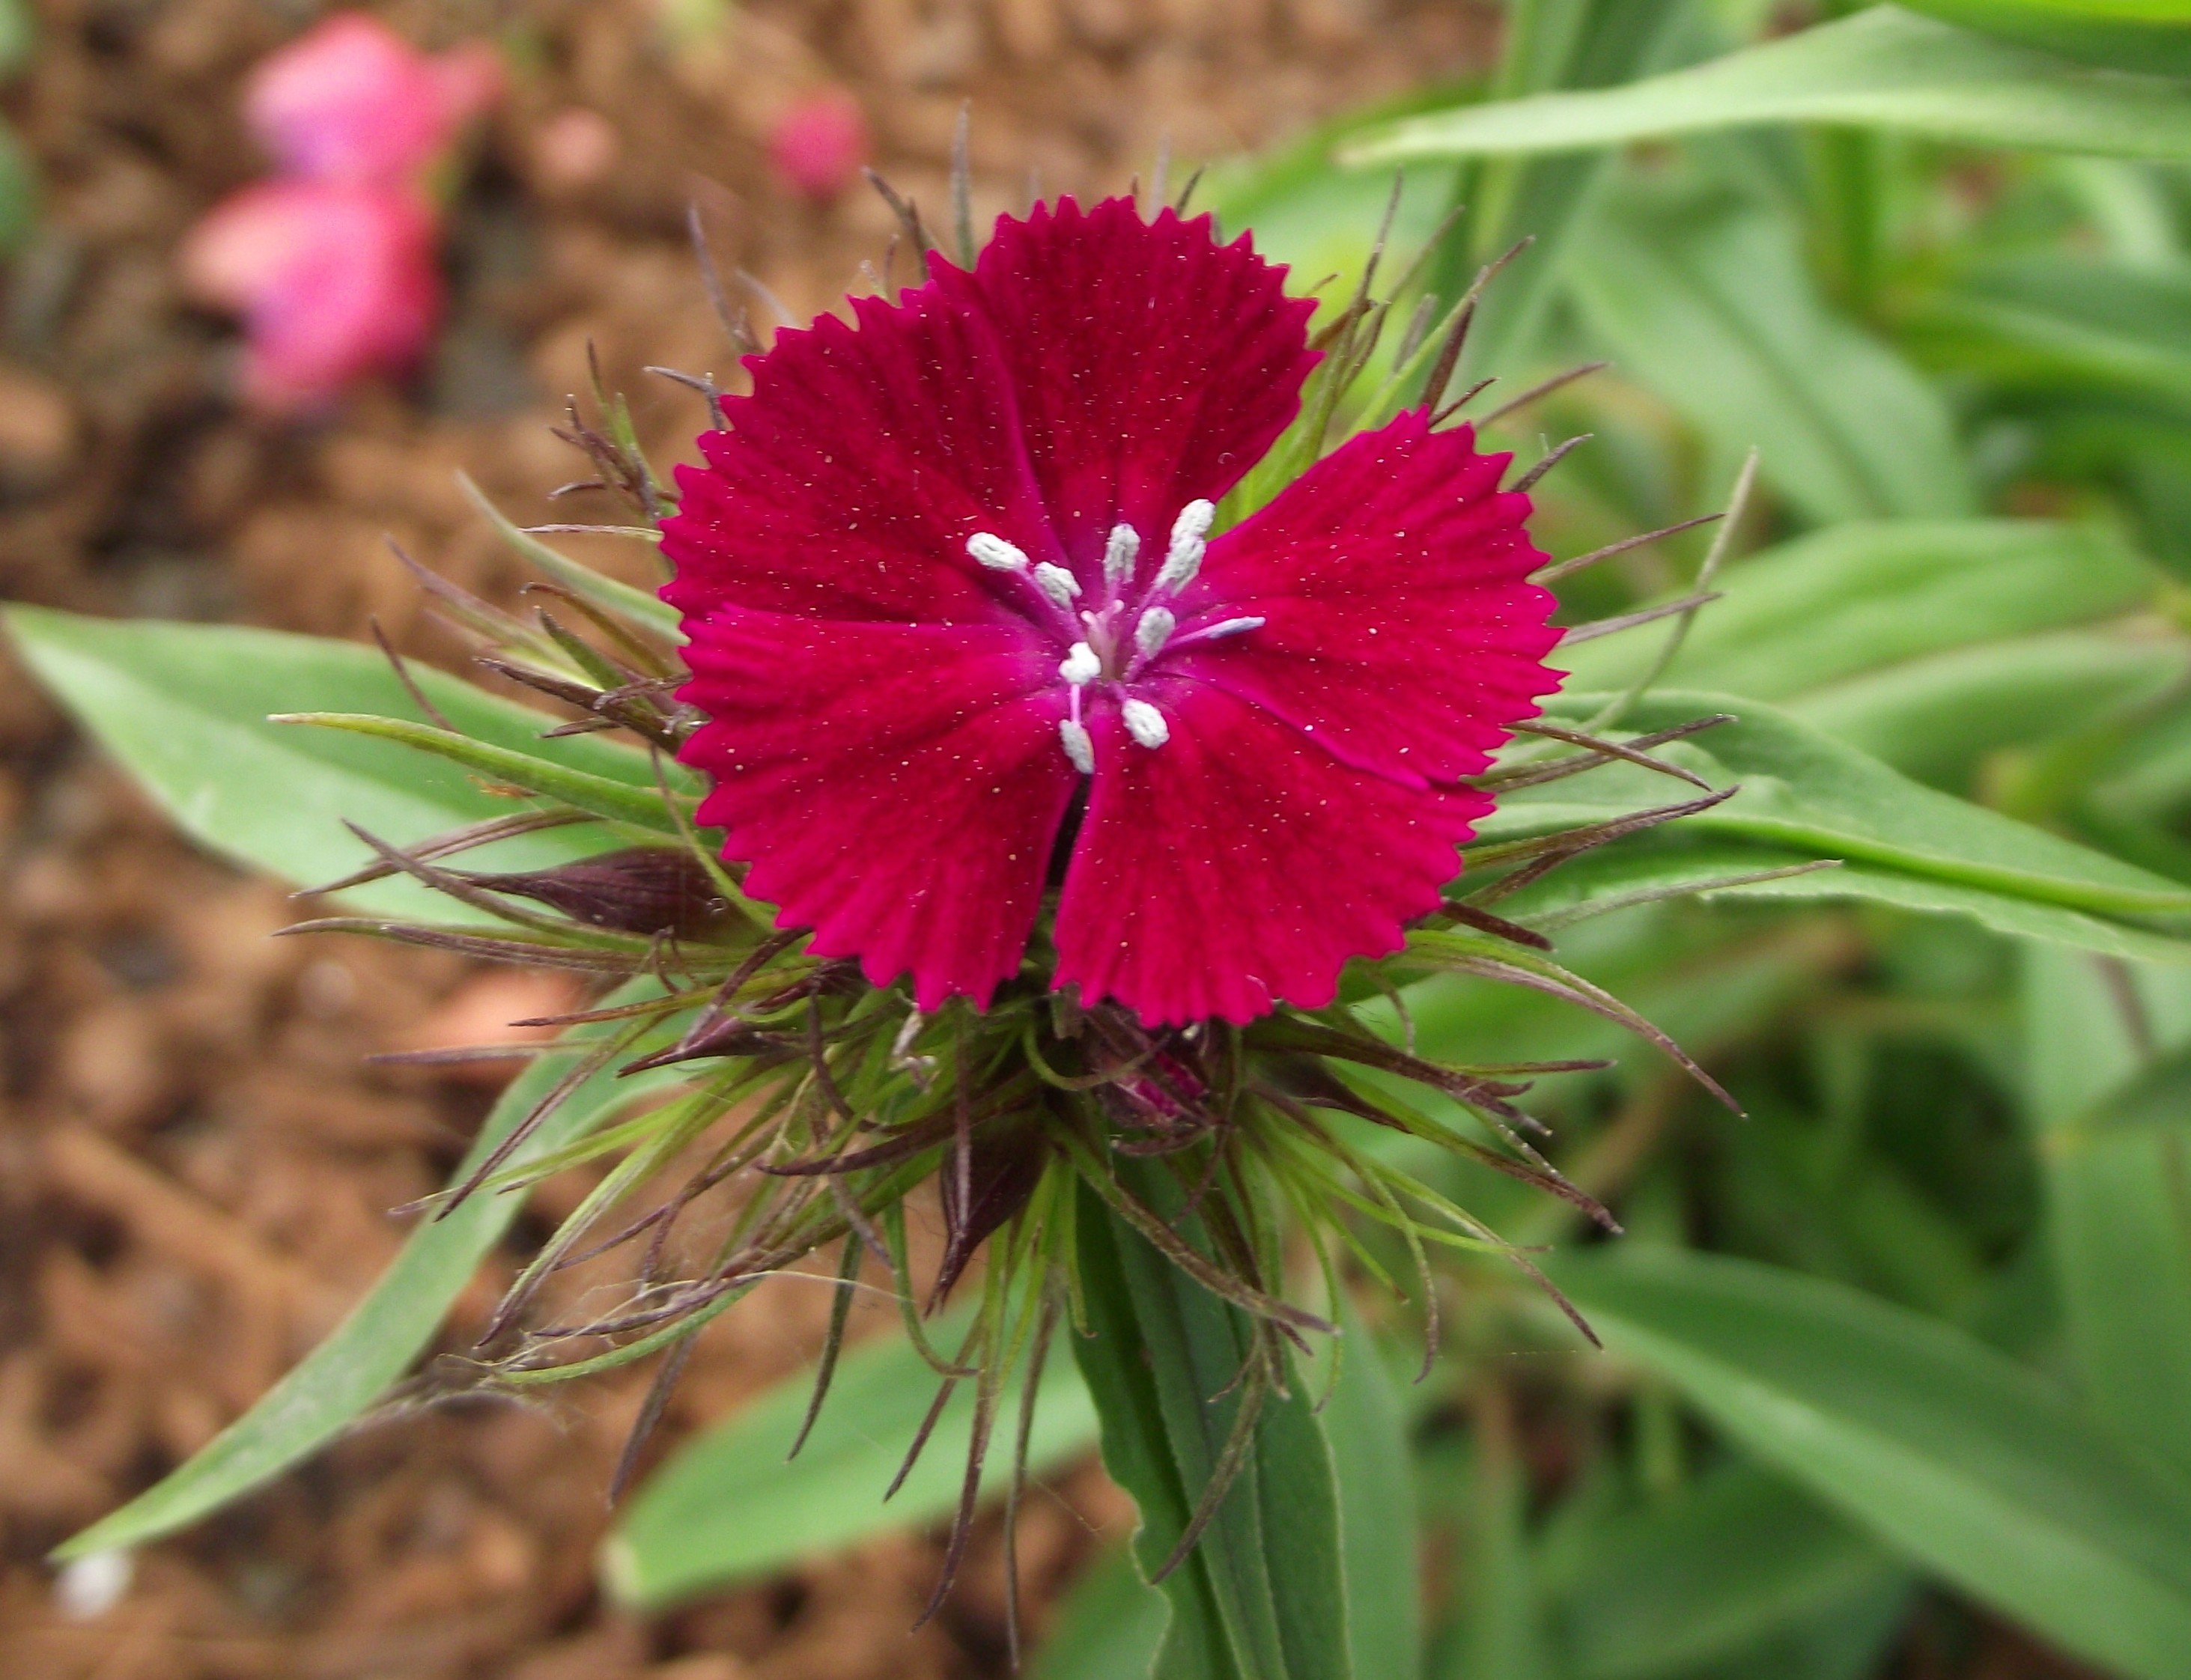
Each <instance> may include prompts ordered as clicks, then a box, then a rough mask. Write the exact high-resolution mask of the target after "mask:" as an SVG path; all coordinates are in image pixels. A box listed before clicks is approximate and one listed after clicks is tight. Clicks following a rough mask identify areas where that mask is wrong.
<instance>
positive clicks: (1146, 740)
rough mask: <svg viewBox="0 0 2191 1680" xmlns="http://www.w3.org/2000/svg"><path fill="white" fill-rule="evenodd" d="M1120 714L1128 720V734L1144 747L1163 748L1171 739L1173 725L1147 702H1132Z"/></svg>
mask: <svg viewBox="0 0 2191 1680" xmlns="http://www.w3.org/2000/svg"><path fill="white" fill-rule="evenodd" d="M1118 713H1119V715H1120V716H1121V717H1123V718H1124V719H1125V720H1126V733H1127V734H1128V735H1131V736H1133V738H1134V739H1135V741H1139V742H1140V743H1141V745H1142V746H1149V747H1156V746H1163V745H1164V743H1165V742H1166V741H1169V740H1170V739H1171V725H1170V724H1167V723H1166V722H1164V713H1163V712H1159V711H1158V710H1157V709H1156V707H1153V706H1152V705H1150V704H1149V703H1148V701H1146V700H1130V701H1126V702H1125V704H1124V705H1123V706H1121V707H1119V708H1118ZM1066 750H1067V752H1070V751H1072V749H1071V748H1070V747H1067V749H1066Z"/></svg>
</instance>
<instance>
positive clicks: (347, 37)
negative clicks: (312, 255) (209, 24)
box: [244, 12, 502, 186]
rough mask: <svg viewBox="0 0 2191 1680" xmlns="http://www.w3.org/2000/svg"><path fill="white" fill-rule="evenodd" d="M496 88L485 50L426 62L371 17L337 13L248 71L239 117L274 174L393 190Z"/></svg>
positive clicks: (495, 70)
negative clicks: (245, 120) (265, 154)
mask: <svg viewBox="0 0 2191 1680" xmlns="http://www.w3.org/2000/svg"><path fill="white" fill-rule="evenodd" d="M501 87H502V67H501V61H500V60H499V59H498V58H497V56H496V55H495V53H494V51H493V49H492V48H490V47H488V46H487V45H486V44H485V43H481V42H467V43H464V45H462V46H459V47H456V48H452V49H451V50H450V51H448V52H446V53H442V54H425V53H422V52H420V51H419V50H418V48H415V47H413V46H412V45H411V43H409V42H407V41H406V40H404V39H403V38H402V37H401V36H398V35H396V33H395V32H394V31H391V30H390V29H389V27H388V26H386V25H385V24H384V23H382V22H380V21H379V20H378V19H376V18H372V17H367V16H366V15H365V14H362V13H359V12H339V13H337V14H335V15H334V16H333V17H331V18H329V19H328V20H327V21H326V22H324V23H322V24H321V25H320V26H318V27H316V28H315V29H313V30H311V31H309V32H308V33H306V34H304V35H302V36H300V37H298V38H297V39H296V40H295V41H293V42H292V43H289V45H287V47H284V48H282V50H281V51H279V52H277V53H276V54H273V55H272V56H270V58H268V59H267V60H265V62H264V63H263V64H261V65H259V68H258V69H257V70H256V71H253V74H252V77H251V82H250V84H249V87H248V90H247V92H246V94H245V96H244V109H245V114H246V116H247V117H248V120H249V122H250V124H251V128H252V132H253V133H255V134H257V135H258V136H259V140H260V142H261V144H263V145H265V147H266V149H267V150H268V151H269V152H270V153H271V154H272V155H273V157H274V161H275V167H276V171H277V173H282V174H284V175H291V176H299V177H302V178H304V179H310V180H316V181H342V182H349V183H353V184H379V185H388V186H394V185H401V184H410V183H412V182H413V181H415V180H416V179H418V177H419V176H420V175H421V174H422V173H424V171H426V170H427V169H429V168H430V167H432V166H433V164H434V163H435V162H436V161H438V160H439V158H440V157H441V154H442V153H443V152H445V151H446V150H447V149H448V147H449V145H450V143H451V142H452V141H453V140H454V139H456V136H457V133H458V130H459V129H460V128H463V126H464V124H465V123H466V122H469V121H470V120H471V119H472V118H473V117H474V116H478V115H479V114H480V113H481V111H485V110H486V109H487V106H488V105H490V104H492V101H493V99H494V98H495V96H496V95H497V94H498V93H499V92H500V91H501Z"/></svg>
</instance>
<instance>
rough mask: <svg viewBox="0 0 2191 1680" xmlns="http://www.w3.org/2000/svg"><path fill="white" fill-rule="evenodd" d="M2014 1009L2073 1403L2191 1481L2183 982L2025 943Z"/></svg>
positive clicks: (2189, 1167) (2188, 1111)
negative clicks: (2078, 1399)
mask: <svg viewBox="0 0 2191 1680" xmlns="http://www.w3.org/2000/svg"><path fill="white" fill-rule="evenodd" d="M2023 1010H2024V1040H2025V1060H2026V1068H2025V1091H2024V1104H2025V1109H2026V1111H2027V1118H2028V1120H2029V1123H2030V1125H2031V1126H2032V1127H2033V1130H2034V1142H2035V1143H2036V1144H2038V1154H2039V1161H2040V1172H2041V1175H2042V1178H2043V1181H2044V1183H2045V1186H2046V1234H2047V1251H2048V1254H2049V1257H2051V1259H2052V1262H2053V1267H2054V1275H2055V1285H2056V1288H2057V1291H2058V1293H2059V1296H2060V1299H2061V1303H2062V1308H2063V1320H2064V1323H2065V1325H2066V1326H2067V1328H2068V1331H2069V1348H2070V1352H2071V1354H2072V1356H2073V1358H2074V1361H2075V1365H2076V1371H2077V1375H2078V1378H2079V1381H2080V1386H2081V1388H2082V1390H2083V1393H2084V1394H2085V1397H2086V1404H2087V1405H2090V1407H2091V1410H2092V1411H2093V1413H2094V1414H2095V1415H2096V1416H2098V1417H2100V1418H2102V1419H2103V1420H2104V1421H2105V1422H2107V1423H2108V1425H2109V1426H2110V1427H2113V1428H2114V1429H2115V1430H2116V1431H2117V1432H2118V1433H2119V1434H2120V1436H2121V1437H2122V1438H2123V1439H2125V1440H2126V1441H2127V1442H2129V1443H2131V1444H2135V1445H2137V1446H2140V1447H2143V1448H2144V1449H2146V1450H2148V1451H2151V1452H2154V1453H2156V1454H2159V1455H2160V1456H2164V1457H2166V1458H2168V1459H2170V1460H2171V1461H2173V1462H2174V1463H2175V1464H2176V1465H2177V1467H2179V1468H2181V1469H2182V1470H2184V1471H2186V1472H2187V1473H2191V1103H2187V1101H2186V1098H2191V1084H2187V1081H2186V1080H2185V1077H2184V1074H2183V1064H2184V1052H2185V1047H2187V1046H2188V1045H2191V977H2187V976H2185V975H2183V974H2182V973H2176V972H2174V971H2171V970H2154V969H2144V970H2139V969H2134V968H2131V967H2129V966H2127V965H2118V966H2116V967H2114V968H2113V969H2112V970H2110V969H2108V968H2103V967H2102V966H2101V965H2100V964H2098V963H2097V962H2093V961H2092V960H2091V959H2090V958H2086V957H2080V956H2074V955H2071V954H2070V953H2069V952H2065V951H2046V950H2040V949H2034V950H2031V951H2028V952H2027V953H2025V956H2024V962H2023ZM2170 1053H2172V1057H2170ZM2164 1058H2168V1059H2164ZM2154 1072H2160V1073H2161V1074H2162V1075H2163V1077H2162V1078H2161V1079H2160V1081H2157V1082H2153V1083H2149V1082H2148V1079H2149V1076H2150V1074H2152V1073H2154ZM2140 1108H2143V1110H2144V1112H2143V1114H2141V1113H2140V1112H2138V1110H2139V1109H2140ZM2156 1121H2159V1122H2160V1123H2159V1124H2155V1123H2154V1122H2156Z"/></svg>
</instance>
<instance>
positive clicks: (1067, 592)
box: [1034, 560, 1080, 607]
mask: <svg viewBox="0 0 2191 1680" xmlns="http://www.w3.org/2000/svg"><path fill="white" fill-rule="evenodd" d="M1034 581H1035V587H1037V588H1039V589H1040V590H1041V591H1042V593H1044V594H1045V595H1047V596H1049V597H1050V599H1051V600H1053V601H1056V603H1057V604H1058V605H1060V606H1061V607H1069V606H1071V605H1072V604H1073V599H1074V597H1076V596H1077V595H1078V594H1079V593H1080V580H1079V579H1078V578H1077V577H1075V576H1073V574H1072V573H1071V572H1069V571H1067V570H1066V569H1065V568H1064V567H1063V566H1054V565H1051V564H1050V562H1049V561H1048V560H1044V561H1041V562H1040V563H1039V564H1038V565H1036V567H1035V569H1034Z"/></svg>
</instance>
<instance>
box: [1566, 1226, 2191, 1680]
mask: <svg viewBox="0 0 2191 1680" xmlns="http://www.w3.org/2000/svg"><path fill="white" fill-rule="evenodd" d="M1552 1275H1553V1277H1554V1279H1555V1280H1556V1282H1557V1283H1558V1284H1559V1285H1560V1286H1561V1287H1562V1289H1563V1290H1565V1291H1567V1293H1568V1296H1569V1297H1570V1298H1571V1299H1573V1300H1574V1302H1575V1303H1576V1304H1577V1305H1578V1306H1579V1307H1580V1308H1582V1309H1583V1310H1584V1311H1585V1313H1586V1314H1589V1315H1590V1317H1591V1322H1592V1324H1593V1325H1595V1326H1596V1328H1597V1330H1598V1331H1599V1333H1600V1334H1601V1335H1602V1336H1603V1337H1604V1338H1605V1340H1606V1344H1607V1346H1608V1348H1610V1349H1611V1350H1612V1351H1613V1353H1614V1354H1616V1355H1618V1356H1619V1357H1621V1358H1623V1359H1632V1360H1634V1361H1636V1363H1638V1364H1640V1365H1643V1366H1645V1367H1646V1368H1648V1369H1649V1370H1650V1371H1653V1372H1654V1373H1656V1374H1657V1375H1659V1376H1662V1377H1664V1378H1665V1380H1666V1381H1667V1382H1671V1383H1673V1384H1675V1385H1676V1387H1678V1388H1680V1389H1681V1391H1682V1393H1683V1394H1684V1395H1685V1396H1686V1397H1687V1399H1689V1400H1691V1401H1692V1402H1693V1404H1694V1405H1696V1406H1697V1407H1698V1408H1699V1410H1701V1411H1702V1412H1703V1413H1704V1415H1705V1416H1708V1417H1710V1418H1711V1419H1712V1421H1713V1422H1715V1423H1716V1424H1717V1425H1718V1426H1719V1427H1722V1428H1723V1429H1725V1430H1726V1431H1727V1433H1729V1434H1730V1435H1731V1436H1732V1437H1733V1438H1734V1439H1736V1440H1738V1441H1739V1442H1741V1443H1742V1444H1743V1445H1744V1446H1745V1447H1746V1448H1748V1449H1749V1450H1750V1451H1752V1452H1754V1453H1756V1455H1757V1456H1759V1457H1760V1458H1761V1459H1763V1460H1764V1461H1767V1462H1768V1463H1770V1464H1772V1465H1773V1466H1774V1467H1776V1468H1778V1470H1779V1471H1781V1472H1782V1473H1784V1474H1786V1475H1788V1476H1790V1477H1791V1478H1793V1479H1796V1480H1798V1481H1800V1482H1801V1484H1803V1485H1804V1486H1805V1487H1806V1488H1807V1489H1808V1490H1810V1492H1811V1493H1812V1494H1813V1496H1816V1497H1817V1498H1818V1499H1819V1500H1821V1501H1824V1502H1825V1503H1827V1504H1829V1505H1830V1506H1832V1507H1835V1508H1836V1509H1839V1510H1841V1511H1842V1512H1844V1513H1847V1514H1848V1515H1849V1516H1850V1517H1851V1518H1852V1519H1854V1520H1856V1521H1858V1522H1860V1523H1861V1524H1864V1526H1865V1527H1866V1528H1867V1529H1869V1530H1872V1531H1874V1532H1875V1533H1878V1534H1879V1535H1881V1536H1883V1537H1884V1538H1886V1539H1887V1541H1888V1542H1889V1543H1890V1544H1892V1545H1893V1546H1894V1547H1897V1548H1898V1549H1899V1550H1902V1551H1904V1552H1907V1553H1908V1554H1909V1555H1910V1556H1912V1557H1915V1558H1919V1559H1921V1560H1922V1561H1923V1562H1924V1563H1926V1564H1928V1565H1930V1566H1931V1567H1932V1568H1933V1569H1937V1570H1938V1571H1939V1572H1940V1573H1941V1574H1943V1575H1945V1576H1946V1577H1947V1578H1949V1580H1951V1581H1955V1582H1956V1583H1957V1584H1959V1585H1961V1586H1964V1587H1966V1589H1968V1590H1969V1591H1970V1592H1973V1593H1975V1594H1977V1595H1978V1596H1979V1597H1981V1598H1986V1599H1989V1600H1990V1601H1992V1602H1993V1603H1996V1604H1998V1605H2000V1607H2001V1608H2002V1609H2004V1610H2005V1611H2006V1612H2007V1613H2008V1614H2010V1615H2013V1616H2016V1617H2017V1618H2018V1619H2019V1620H2023V1621H2025V1622H2027V1623H2029V1625H2031V1626H2035V1627H2037V1628H2039V1629H2040V1630H2041V1631H2043V1632H2045V1633H2046V1635H2047V1636H2048V1637H2051V1638H2052V1639H2053V1640H2055V1641H2057V1642H2058V1643H2060V1644H2061V1645H2063V1647H2064V1648H2066V1649H2069V1650H2072V1651H2075V1652H2078V1653H2080V1654H2086V1655H2089V1656H2091V1657H2092V1658H2093V1659H2095V1660H2097V1661H2100V1662H2103V1663H2106V1664H2108V1665H2109V1666H2111V1667H2114V1668H2116V1669H2118V1670H2120V1671H2121V1672H2123V1673H2126V1674H2131V1675H2136V1676H2139V1677H2143V1680H2175V1677H2177V1676H2178V1675H2180V1674H2181V1673H2182V1655H2183V1653H2184V1652H2185V1651H2186V1650H2188V1649H2191V1481H2187V1480H2183V1479H2179V1478H2178V1477H2177V1476H2176V1475H2175V1474H2173V1473H2170V1472H2168V1471H2165V1470H2164V1469H2163V1468H2162V1467H2160V1464H2159V1463H2158V1462H2156V1461H2148V1460H2146V1459H2143V1458H2140V1457H2137V1456H2131V1455H2130V1454H2128V1453H2126V1452H2124V1451H2122V1450H2120V1449H2118V1448H2116V1447H2115V1446H2114V1444H2112V1443H2110V1442H2109V1441H2108V1439H2107V1438H2106V1437H2105V1436H2104V1435H2103V1434H2102V1433H2100V1431H2099V1430H2098V1429H2097V1428H2096V1427H2094V1426H2093V1425H2092V1424H2091V1423H2090V1422H2086V1420H2085V1419H2084V1418H2082V1417H2081V1416H2079V1415H2078V1414H2077V1413H2076V1412H2075V1411H2074V1410H2071V1409H2070V1408H2069V1406H2068V1405H2065V1404H2064V1403H2063V1400H2062V1399H2061V1398H2060V1396H2059V1395H2058V1394H2057V1393H2056V1392H2055V1391H2054V1390H2053V1389H2052V1388H2050V1387H2048V1386H2047V1385H2046V1383H2044V1382H2040V1380H2039V1379H2038V1378H2036V1377H2035V1376H2033V1375H2032V1374H2031V1373H2029V1371H2025V1370H2024V1369H2023V1368H2022V1367H2020V1366H2018V1365H2015V1364H2014V1363H2012V1362H2011V1361H2010V1360H2007V1359H2003V1358H2002V1357H2000V1355H1999V1354H1994V1353H1992V1352H1991V1351H1989V1349H1987V1348H1984V1347H1983V1346H1982V1345H1980V1344H1979V1343H1978V1342H1976V1341H1974V1340H1972V1338H1970V1337H1966V1336H1964V1335H1961V1333H1959V1332H1957V1331H1954V1330H1951V1329H1949V1327H1948V1326H1946V1325H1941V1324H1938V1322H1935V1321H1932V1320H1926V1319H1925V1318H1923V1317H1921V1316H1919V1315H1917V1314H1912V1313H1909V1312H1905V1311H1903V1310H1901V1309H1899V1308H1892V1307H1889V1306H1887V1305H1885V1304H1884V1303H1880V1302H1877V1301H1875V1300H1873V1299H1871V1298H1869V1297H1865V1296H1864V1295H1861V1294H1859V1293H1858V1292H1856V1291H1851V1290H1846V1289H1842V1288H1840V1287H1838V1286H1833V1285H1830V1284H1826V1283H1823V1282H1820V1281H1818V1280H1813V1279H1808V1278H1805V1277H1802V1276H1801V1275H1799V1274H1795V1273H1790V1272H1783V1271H1779V1270H1777V1269H1772V1268H1767V1267H1760V1266H1756V1265H1751V1264H1749V1263H1743V1262H1738V1261H1733V1260H1728V1259H1715V1258H1709V1257H1703V1256H1696V1255H1683V1254H1677V1253H1671V1252H1665V1251H1659V1252H1653V1251H1648V1250H1640V1249H1639V1250H1636V1251H1631V1252H1630V1253H1628V1254H1627V1255H1625V1256H1624V1257H1621V1258H1620V1259H1619V1260H1617V1261H1601V1262H1596V1263H1585V1262H1583V1261H1581V1260H1574V1261H1567V1262H1562V1263H1560V1264H1559V1265H1557V1266H1556V1267H1555V1268H1554V1269H1552Z"/></svg>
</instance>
